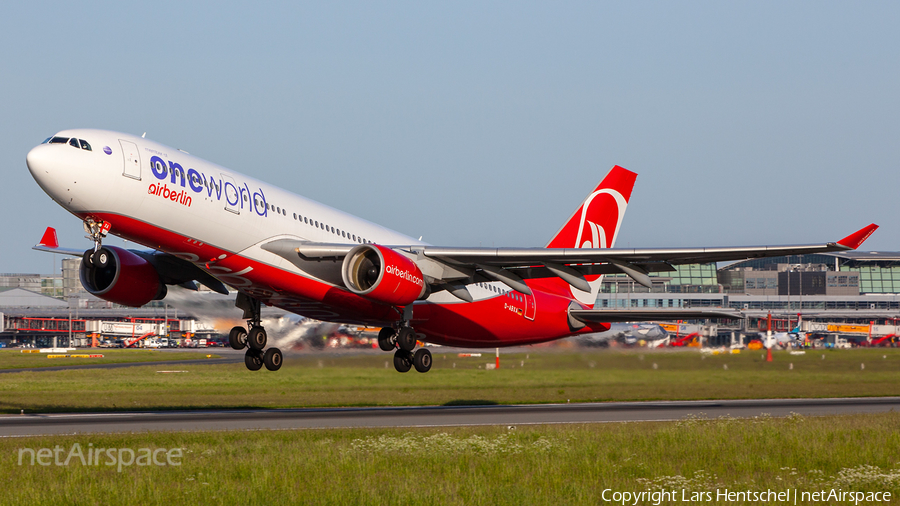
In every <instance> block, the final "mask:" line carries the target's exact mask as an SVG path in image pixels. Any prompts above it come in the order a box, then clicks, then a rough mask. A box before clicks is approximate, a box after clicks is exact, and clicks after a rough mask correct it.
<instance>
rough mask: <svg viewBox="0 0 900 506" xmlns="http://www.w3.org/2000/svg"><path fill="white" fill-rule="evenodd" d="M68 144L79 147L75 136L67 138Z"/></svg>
mask: <svg viewBox="0 0 900 506" xmlns="http://www.w3.org/2000/svg"><path fill="white" fill-rule="evenodd" d="M69 146H72V147H73V148H81V145H79V144H78V139H76V138H75V137H72V138H71V139H69Z"/></svg>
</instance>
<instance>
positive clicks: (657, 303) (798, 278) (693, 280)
mask: <svg viewBox="0 0 900 506" xmlns="http://www.w3.org/2000/svg"><path fill="white" fill-rule="evenodd" d="M651 278H652V279H653V287H652V288H649V289H648V288H646V287H643V286H641V285H638V284H637V283H635V282H634V281H633V280H631V278H629V277H627V276H625V275H624V274H620V275H612V276H607V277H605V278H604V283H603V288H602V290H601V293H600V294H599V295H598V297H597V302H596V304H597V307H682V308H710V307H723V308H734V309H740V310H743V311H744V312H745V313H746V314H747V315H748V316H749V317H750V318H749V320H748V321H747V322H746V325H745V327H744V329H745V330H748V331H749V330H752V329H755V328H760V325H759V320H761V319H765V318H767V317H768V315H769V314H770V313H771V314H772V315H774V316H776V317H777V319H778V320H779V321H778V328H777V330H789V329H784V328H782V327H785V326H787V325H792V324H796V321H797V314H798V313H802V315H803V319H804V320H805V321H817V320H819V321H829V322H840V323H848V324H869V323H870V322H872V321H876V322H878V323H881V324H891V325H893V324H894V323H895V321H896V320H898V319H900V253H889V252H875V251H872V252H862V251H847V252H839V253H826V254H816V255H794V256H783V257H772V258H762V259H752V260H745V261H742V262H736V263H731V264H728V265H723V266H720V267H717V266H716V264H712V263H710V264H693V265H681V266H677V267H676V269H675V271H674V272H667V273H658V274H656V275H652V276H651Z"/></svg>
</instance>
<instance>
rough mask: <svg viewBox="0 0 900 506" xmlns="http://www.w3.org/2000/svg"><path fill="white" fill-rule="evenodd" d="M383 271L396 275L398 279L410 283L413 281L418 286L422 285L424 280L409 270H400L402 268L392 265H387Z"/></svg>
mask: <svg viewBox="0 0 900 506" xmlns="http://www.w3.org/2000/svg"><path fill="white" fill-rule="evenodd" d="M385 272H387V273H388V274H391V275H394V276H397V277H399V278H400V279H403V280H406V281H409V282H410V283H415V284H416V285H419V286H423V285H424V284H425V282H424V281H422V278H420V277H418V276H416V275H415V274H413V273H411V272H409V271H402V270H400V268H399V267H394V266H393V265H388V266H387V268H386V269H385Z"/></svg>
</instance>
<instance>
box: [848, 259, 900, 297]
mask: <svg viewBox="0 0 900 506" xmlns="http://www.w3.org/2000/svg"><path fill="white" fill-rule="evenodd" d="M841 271H842V272H843V271H854V274H855V273H856V272H859V291H860V293H900V266H896V267H880V266H878V265H871V264H869V265H867V264H860V265H857V266H853V267H851V266H846V265H842V266H841Z"/></svg>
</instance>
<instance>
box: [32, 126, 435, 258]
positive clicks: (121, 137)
mask: <svg viewBox="0 0 900 506" xmlns="http://www.w3.org/2000/svg"><path fill="white" fill-rule="evenodd" d="M54 137H58V138H76V139H82V140H85V141H87V142H88V143H89V144H90V146H91V150H90V151H88V150H85V149H80V148H76V147H74V146H72V145H69V144H50V143H44V144H41V145H39V146H37V147H35V148H34V149H32V150H31V151H30V152H29V153H28V156H27V162H28V168H29V170H30V171H31V174H32V175H33V177H34V179H35V180H36V181H37V182H38V184H40V186H41V188H43V189H44V191H45V192H47V194H48V195H50V196H51V197H52V198H53V200H55V201H56V202H57V203H59V204H60V205H61V206H63V207H64V208H65V209H66V210H68V211H70V212H72V213H73V214H76V215H78V216H80V217H84V216H85V215H86V214H87V215H89V214H91V213H112V214H117V215H122V216H128V217H133V218H136V219H138V220H141V221H144V222H148V223H152V224H153V225H154V226H156V227H160V228H162V229H166V230H170V231H177V232H178V233H179V234H181V235H185V236H188V237H191V238H193V239H195V240H197V241H201V242H205V243H207V244H210V245H215V246H217V247H218V248H221V249H223V250H226V251H229V252H231V253H242V254H248V253H249V254H250V256H252V257H254V258H256V259H257V260H260V261H263V262H266V263H269V264H272V265H277V266H280V267H282V268H290V267H292V266H290V264H289V263H288V262H284V261H283V259H281V258H280V257H278V256H276V255H274V254H272V253H268V252H266V251H264V250H262V249H259V248H256V250H255V251H247V250H248V249H250V248H252V247H253V246H254V245H256V244H258V243H260V242H261V241H265V240H267V239H271V238H273V237H286V238H296V239H300V240H304V241H310V242H325V243H346V244H355V243H359V244H362V243H363V242H376V243H379V244H403V245H413V244H423V243H421V242H420V241H417V240H415V239H413V238H411V237H408V236H406V235H403V234H400V233H398V232H395V231H393V230H389V229H387V228H384V227H382V226H379V225H376V224H374V223H371V222H368V221H366V220H363V219H361V218H358V217H356V216H352V215H350V214H347V213H344V212H341V211H339V210H336V209H334V208H331V207H329V206H326V205H324V204H320V203H318V202H315V201H312V200H309V199H306V198H304V197H301V196H299V195H295V194H293V193H291V192H288V191H285V190H283V189H281V188H278V187H276V186H273V185H270V184H267V183H264V182H262V181H259V180H256V179H254V178H251V177H249V176H246V175H244V174H240V173H238V172H235V171H232V170H229V169H226V168H224V167H221V166H219V165H216V164H214V163H210V162H208V161H205V160H202V159H200V158H197V157H195V156H192V155H190V154H188V153H186V152H184V151H180V150H178V149H175V148H171V147H168V146H164V145H162V144H159V143H156V142H153V141H151V140H148V139H144V138H141V137H136V136H133V135H129V134H123V133H117V132H110V131H106V130H87V129H77V130H64V131H62V132H59V133H58V134H56V135H55V136H54ZM129 143H131V144H129ZM132 150H136V154H132V153H131V151H132ZM135 158H136V160H135ZM182 174H183V176H182ZM111 233H113V234H115V233H116V228H115V223H113V230H112V231H111ZM138 242H141V243H142V244H144V245H145V246H148V247H150V248H157V249H158V248H159V247H160V246H161V245H159V244H152V243H148V242H146V241H140V240H138ZM167 249H170V248H167ZM168 252H169V253H178V252H177V251H168ZM199 260H208V259H199ZM295 269H296V268H295Z"/></svg>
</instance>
